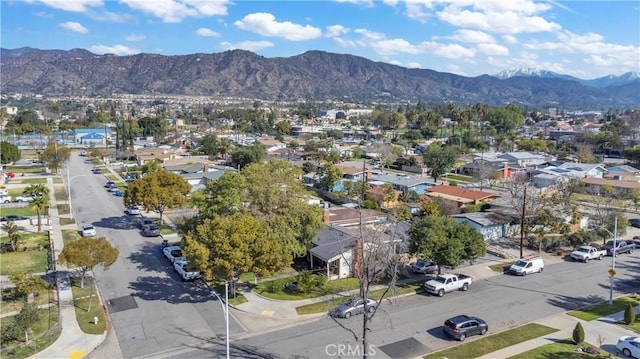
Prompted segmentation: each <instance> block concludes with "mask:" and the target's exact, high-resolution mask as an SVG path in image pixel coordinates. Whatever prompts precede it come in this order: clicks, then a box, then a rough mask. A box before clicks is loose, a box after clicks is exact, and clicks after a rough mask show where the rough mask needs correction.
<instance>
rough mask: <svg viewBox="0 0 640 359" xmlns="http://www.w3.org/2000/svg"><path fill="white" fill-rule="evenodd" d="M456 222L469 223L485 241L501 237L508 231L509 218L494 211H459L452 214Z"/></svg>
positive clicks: (506, 234)
mask: <svg viewBox="0 0 640 359" xmlns="http://www.w3.org/2000/svg"><path fill="white" fill-rule="evenodd" d="M452 217H453V218H454V219H455V220H456V221H457V222H458V223H469V225H471V227H473V229H475V230H476V231H478V232H479V233H480V234H482V237H483V238H484V240H485V241H489V240H492V239H497V238H502V237H506V236H508V234H509V233H510V229H509V227H510V223H511V218H510V217H508V216H502V215H500V214H498V213H494V212H473V213H461V214H455V215H453V216H452Z"/></svg>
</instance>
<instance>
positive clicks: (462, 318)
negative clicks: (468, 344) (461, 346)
mask: <svg viewBox="0 0 640 359" xmlns="http://www.w3.org/2000/svg"><path fill="white" fill-rule="evenodd" d="M442 329H443V331H444V333H445V334H447V335H448V336H450V337H452V338H454V339H456V340H459V341H461V342H462V341H464V340H465V339H467V337H470V336H472V335H485V334H487V331H488V330H489V325H487V322H485V321H484V320H482V319H480V318H478V317H472V316H470V315H457V316H455V317H453V318H449V319H447V320H446V321H445V322H444V326H443V327H442Z"/></svg>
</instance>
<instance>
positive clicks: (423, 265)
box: [411, 260, 438, 274]
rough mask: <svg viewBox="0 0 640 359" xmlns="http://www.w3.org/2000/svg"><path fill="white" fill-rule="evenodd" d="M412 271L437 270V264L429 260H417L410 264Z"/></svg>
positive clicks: (428, 271)
mask: <svg viewBox="0 0 640 359" xmlns="http://www.w3.org/2000/svg"><path fill="white" fill-rule="evenodd" d="M411 270H412V271H413V273H420V274H427V273H436V272H438V265H437V264H435V263H433V262H431V261H424V260H419V261H417V262H415V263H413V264H411Z"/></svg>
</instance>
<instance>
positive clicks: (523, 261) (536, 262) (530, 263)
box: [509, 256, 544, 276]
mask: <svg viewBox="0 0 640 359" xmlns="http://www.w3.org/2000/svg"><path fill="white" fill-rule="evenodd" d="M543 270H544V261H543V260H542V257H540V256H528V257H522V258H520V259H518V261H517V262H515V263H514V264H513V265H512V266H511V267H510V268H509V272H510V273H513V274H515V275H522V276H525V275H527V274H531V273H542V271H543Z"/></svg>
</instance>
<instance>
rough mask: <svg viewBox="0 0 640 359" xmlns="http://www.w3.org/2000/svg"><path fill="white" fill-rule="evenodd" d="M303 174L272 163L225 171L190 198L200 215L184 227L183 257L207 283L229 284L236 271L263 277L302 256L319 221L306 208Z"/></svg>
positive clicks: (317, 211)
mask: <svg viewBox="0 0 640 359" xmlns="http://www.w3.org/2000/svg"><path fill="white" fill-rule="evenodd" d="M301 173H302V172H301V170H300V168H298V167H296V166H293V165H292V164H291V163H290V162H288V161H285V160H281V159H272V160H270V161H269V162H267V163H252V164H250V165H248V166H247V167H245V168H244V169H243V170H242V171H241V172H226V173H225V174H224V175H222V176H221V177H220V178H219V179H218V180H217V181H215V182H211V183H209V184H207V186H206V187H205V188H204V189H203V190H199V191H197V192H196V193H194V195H193V200H192V201H193V203H194V204H195V205H196V206H197V207H198V209H199V213H198V216H197V221H196V222H195V223H189V224H188V225H186V226H185V228H183V230H184V232H185V233H186V235H185V237H184V241H183V250H184V253H185V255H186V257H187V258H188V259H189V260H190V261H191V263H193V264H194V265H196V266H197V267H198V268H199V269H200V271H201V272H202V273H203V274H204V276H205V277H206V278H208V279H212V278H223V279H230V278H232V277H234V274H235V273H236V272H238V273H244V272H247V271H251V272H255V273H259V274H261V275H266V274H268V273H272V272H273V271H276V270H279V269H281V268H283V267H284V266H287V265H289V264H290V263H291V261H292V260H293V259H294V258H296V257H300V256H302V255H305V254H306V250H307V245H308V244H309V243H311V241H312V240H313V238H314V237H315V235H316V233H317V230H318V228H320V227H321V226H322V225H323V223H322V219H323V217H322V209H321V208H320V207H319V206H317V205H311V204H309V203H307V201H306V198H308V196H309V193H308V192H307V190H306V188H305V187H304V185H303V184H302V183H301V182H300V180H299V178H300V175H301ZM234 271H236V272H234Z"/></svg>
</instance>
